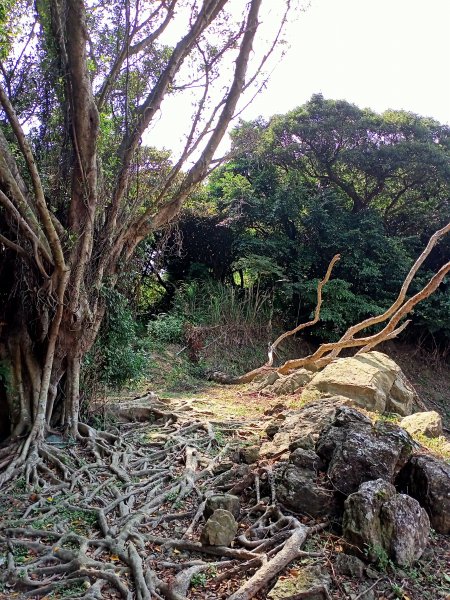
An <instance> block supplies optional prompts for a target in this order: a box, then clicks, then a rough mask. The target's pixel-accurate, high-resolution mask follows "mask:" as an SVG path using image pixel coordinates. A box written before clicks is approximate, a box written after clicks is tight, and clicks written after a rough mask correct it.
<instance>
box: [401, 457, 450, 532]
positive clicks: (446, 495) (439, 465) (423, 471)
mask: <svg viewBox="0 0 450 600" xmlns="http://www.w3.org/2000/svg"><path fill="white" fill-rule="evenodd" d="M397 485H398V487H399V489H400V490H401V491H403V492H405V493H406V494H408V495H409V496H412V497H413V498H415V499H416V500H418V502H419V504H420V505H421V506H423V508H424V509H425V510H426V511H427V513H428V516H429V518H430V522H431V526H432V527H433V528H434V529H435V530H436V531H437V532H438V533H444V534H448V533H450V465H449V464H448V463H446V462H444V461H442V460H439V459H437V458H434V457H432V456H427V455H424V454H422V455H418V456H413V457H411V458H410V460H409V461H408V463H407V464H406V465H405V467H404V468H403V469H402V471H401V472H400V474H399V476H398V479H397Z"/></svg>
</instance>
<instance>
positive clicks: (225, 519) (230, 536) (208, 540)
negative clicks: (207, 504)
mask: <svg viewBox="0 0 450 600" xmlns="http://www.w3.org/2000/svg"><path fill="white" fill-rule="evenodd" d="M237 529H238V524H237V523H236V519H235V518H234V517H233V515H232V514H231V513H230V512H228V511H227V510H223V509H221V508H218V509H217V510H215V511H214V512H213V514H212V515H211V516H210V517H209V519H208V520H207V521H206V523H205V526H204V527H203V530H202V533H201V536H200V541H201V543H202V544H203V545H204V546H229V545H230V544H231V542H232V541H233V540H234V537H235V535H236V532H237Z"/></svg>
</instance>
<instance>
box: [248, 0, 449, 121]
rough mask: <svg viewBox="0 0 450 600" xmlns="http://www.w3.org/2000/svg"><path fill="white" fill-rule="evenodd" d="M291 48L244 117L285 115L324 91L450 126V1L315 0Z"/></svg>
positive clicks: (295, 26) (300, 22)
mask: <svg viewBox="0 0 450 600" xmlns="http://www.w3.org/2000/svg"><path fill="white" fill-rule="evenodd" d="M272 1H282V0H272ZM289 43H290V46H291V48H290V50H289V53H288V55H287V56H286V57H285V58H284V60H283V62H282V63H281V64H280V65H278V68H277V70H276V71H275V73H274V74H273V76H272V78H271V81H270V83H269V85H268V88H267V89H266V90H265V92H264V95H261V96H260V97H259V98H257V99H256V100H255V102H254V103H253V104H252V106H251V107H249V109H248V110H247V111H246V113H245V114H244V117H246V118H252V117H254V116H257V115H258V114H262V115H264V116H270V115H272V114H275V113H284V112H287V111H288V110H290V109H291V108H295V107H296V106H299V105H301V104H303V103H304V102H306V101H307V100H308V99H309V98H310V97H311V95H312V94H314V93H319V92H320V93H322V94H323V95H324V96H325V97H326V98H333V99H345V100H348V101H350V102H353V103H354V104H357V105H358V106H360V107H361V108H366V107H367V108H372V109H374V110H376V111H377V112H381V111H383V110H386V109H388V108H394V109H404V110H408V111H412V112H415V113H418V114H421V115H423V116H430V117H434V118H435V119H437V120H438V121H441V122H442V123H447V124H450V0H311V2H310V7H309V8H308V9H306V11H305V12H303V13H302V14H301V15H300V17H299V18H298V20H297V21H296V23H294V24H293V25H291V27H290V30H289Z"/></svg>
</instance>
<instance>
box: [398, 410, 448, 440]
mask: <svg viewBox="0 0 450 600" xmlns="http://www.w3.org/2000/svg"><path fill="white" fill-rule="evenodd" d="M400 427H403V429H406V431H408V433H410V434H411V435H418V434H419V435H424V436H426V437H429V438H435V437H439V436H441V435H442V434H443V431H442V419H441V416H440V415H439V413H437V412H436V411H435V410H430V411H427V412H418V413H414V414H413V415H409V416H407V417H404V418H403V419H402V420H401V421H400Z"/></svg>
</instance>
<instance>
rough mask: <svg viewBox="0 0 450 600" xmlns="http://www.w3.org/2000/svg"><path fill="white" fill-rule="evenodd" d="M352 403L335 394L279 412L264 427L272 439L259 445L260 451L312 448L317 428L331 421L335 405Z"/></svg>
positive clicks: (272, 453) (264, 454)
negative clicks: (285, 411) (298, 407)
mask: <svg viewBox="0 0 450 600" xmlns="http://www.w3.org/2000/svg"><path fill="white" fill-rule="evenodd" d="M351 404H352V402H351V400H349V399H348V398H344V397H343V396H334V397H332V398H321V399H320V400H316V401H315V402H310V403H308V404H307V405H306V406H304V407H303V408H300V409H298V410H293V411H289V412H287V413H284V414H281V415H278V416H277V417H276V419H275V420H274V421H273V422H272V423H271V424H270V425H269V426H268V428H267V429H266V432H267V433H268V436H269V437H270V438H272V439H271V440H270V441H269V442H265V443H264V444H263V445H262V447H261V451H260V455H261V456H262V457H270V456H275V455H276V454H280V453H282V452H287V451H289V450H295V448H304V449H307V450H313V449H314V447H315V444H316V442H317V440H318V438H319V435H320V432H321V431H322V429H323V428H324V427H326V426H327V425H329V424H330V423H331V422H332V421H333V419H334V417H335V415H336V411H337V409H338V408H339V407H340V406H343V405H351Z"/></svg>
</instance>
